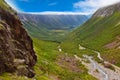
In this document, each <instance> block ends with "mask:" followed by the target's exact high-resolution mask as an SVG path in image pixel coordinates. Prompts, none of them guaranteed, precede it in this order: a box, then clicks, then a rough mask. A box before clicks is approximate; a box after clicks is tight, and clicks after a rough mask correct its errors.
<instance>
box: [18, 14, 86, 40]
mask: <svg viewBox="0 0 120 80" xmlns="http://www.w3.org/2000/svg"><path fill="white" fill-rule="evenodd" d="M19 17H20V19H21V20H22V22H23V24H24V26H25V28H26V29H27V30H28V32H29V33H30V35H31V36H32V37H37V38H40V39H45V40H46V39H47V40H56V39H57V40H60V39H61V38H62V37H63V36H64V35H65V34H67V33H68V31H70V30H72V29H73V28H75V27H76V26H79V25H81V24H82V23H84V22H85V21H86V20H87V19H88V18H87V17H86V16H85V15H40V14H38V15H37V14H23V13H20V14H19ZM36 34H37V35H36Z"/></svg>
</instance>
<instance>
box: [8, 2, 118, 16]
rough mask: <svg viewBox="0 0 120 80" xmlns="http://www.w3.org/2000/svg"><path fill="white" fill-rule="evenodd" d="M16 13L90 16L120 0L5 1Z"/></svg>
mask: <svg viewBox="0 0 120 80" xmlns="http://www.w3.org/2000/svg"><path fill="white" fill-rule="evenodd" d="M6 2H7V3H8V4H10V6H11V7H13V8H14V9H15V10H16V11H18V12H24V13H26V12H27V13H34V14H38V13H39V14H85V15H87V14H92V13H94V12H95V11H96V10H97V9H99V8H101V7H104V6H108V5H111V4H114V3H117V2H120V0H6Z"/></svg>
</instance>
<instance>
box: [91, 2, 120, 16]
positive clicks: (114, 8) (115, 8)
mask: <svg viewBox="0 0 120 80" xmlns="http://www.w3.org/2000/svg"><path fill="white" fill-rule="evenodd" d="M115 12H120V2H119V3H117V4H114V5H110V6H107V7H103V8H100V9H98V10H97V11H96V12H95V14H94V15H93V17H99V16H102V17H104V16H109V15H112V14H113V13H115Z"/></svg>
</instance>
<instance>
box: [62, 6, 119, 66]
mask: <svg viewBox="0 0 120 80" xmlns="http://www.w3.org/2000/svg"><path fill="white" fill-rule="evenodd" d="M117 5H118V4H117ZM119 5H120V4H119ZM109 7H111V6H108V7H105V9H106V12H108V13H109ZM113 7H114V8H113V9H115V10H113V13H112V14H111V15H109V14H98V12H101V13H102V12H103V13H104V12H105V10H104V11H102V9H100V10H98V11H97V12H96V13H95V14H94V15H93V17H92V18H91V19H89V20H88V21H87V22H86V23H85V24H83V25H82V26H80V27H79V28H77V29H76V30H74V31H73V32H71V33H70V35H69V37H68V39H66V40H65V41H64V42H63V43H62V48H63V49H64V50H65V51H68V52H71V53H75V51H78V45H79V44H81V45H82V46H84V47H86V48H88V49H91V50H96V51H100V52H101V53H103V54H102V57H103V58H104V59H105V60H107V61H110V62H111V63H114V64H116V65H118V66H120V65H119V64H120V59H119V55H120V52H119V46H120V44H119V42H120V40H119V36H120V12H119V11H118V10H117V9H118V8H116V6H115V5H113ZM103 9H104V8H103ZM107 9H108V11H107ZM102 15H107V16H102ZM112 55H114V56H112ZM106 56H107V57H106Z"/></svg>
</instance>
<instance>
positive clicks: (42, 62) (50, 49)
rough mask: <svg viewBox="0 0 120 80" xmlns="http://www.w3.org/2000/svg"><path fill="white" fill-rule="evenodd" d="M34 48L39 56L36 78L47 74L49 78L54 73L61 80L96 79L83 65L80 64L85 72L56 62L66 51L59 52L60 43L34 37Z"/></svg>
mask: <svg viewBox="0 0 120 80" xmlns="http://www.w3.org/2000/svg"><path fill="white" fill-rule="evenodd" d="M33 41H34V46H35V47H34V48H35V51H36V53H37V56H38V62H37V64H36V66H35V70H36V75H37V76H36V78H37V79H41V78H40V76H46V75H48V76H47V77H48V78H49V77H50V76H49V75H51V74H54V75H56V76H58V77H59V78H60V80H77V79H81V80H96V79H95V78H93V77H92V76H90V75H89V74H88V73H87V70H86V69H85V68H84V66H83V65H81V63H80V65H79V67H80V68H81V69H83V70H84V72H83V73H76V72H72V71H71V70H68V69H65V68H63V67H61V66H59V65H57V64H56V58H57V56H58V55H60V54H64V52H61V53H60V52H58V49H57V47H58V45H59V44H58V43H55V42H48V41H42V40H39V39H35V38H34V39H33Z"/></svg>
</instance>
